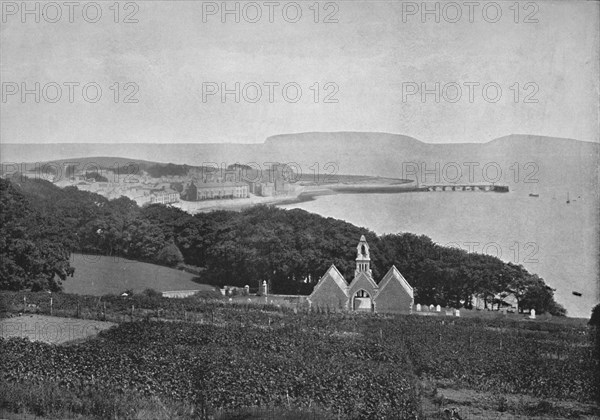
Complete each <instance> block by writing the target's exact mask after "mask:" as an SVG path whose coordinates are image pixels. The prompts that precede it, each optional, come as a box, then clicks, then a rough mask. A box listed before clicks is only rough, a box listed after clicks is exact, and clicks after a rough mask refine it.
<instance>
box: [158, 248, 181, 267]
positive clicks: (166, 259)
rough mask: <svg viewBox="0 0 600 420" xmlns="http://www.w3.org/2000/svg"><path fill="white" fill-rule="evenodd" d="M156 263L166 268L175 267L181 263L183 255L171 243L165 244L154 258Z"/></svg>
mask: <svg viewBox="0 0 600 420" xmlns="http://www.w3.org/2000/svg"><path fill="white" fill-rule="evenodd" d="M156 258H157V261H158V262H159V263H161V264H163V265H166V266H168V267H175V266H176V265H177V264H180V263H182V262H183V255H182V254H181V251H180V250H179V248H177V245H175V244H174V243H173V242H170V243H169V244H167V245H166V246H165V247H163V249H161V250H160V252H159V253H158V255H157V256H156Z"/></svg>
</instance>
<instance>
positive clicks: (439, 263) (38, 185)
mask: <svg viewBox="0 0 600 420" xmlns="http://www.w3.org/2000/svg"><path fill="white" fill-rule="evenodd" d="M1 182H2V209H1V213H2V216H1V217H2V219H1V220H0V222H5V221H7V222H8V223H2V227H0V229H1V233H2V235H1V237H2V240H1V241H2V242H0V252H1V253H2V268H1V269H0V275H1V276H2V278H1V279H0V287H2V288H4V289H12V290H15V289H20V288H34V289H40V288H42V289H44V288H50V289H57V288H59V287H60V281H61V280H64V279H65V278H66V276H68V275H69V274H71V273H72V271H70V270H71V269H70V267H69V265H68V256H69V253H70V252H83V253H93V254H103V255H119V256H123V257H126V258H131V259H136V260H142V261H147V262H152V263H156V264H161V265H168V266H178V265H180V266H181V265H182V264H185V265H187V266H194V267H201V268H202V269H203V271H202V275H201V277H202V279H203V280H204V281H205V282H208V283H212V284H216V285H225V284H227V285H234V286H244V285H246V284H250V285H256V284H258V283H259V282H262V281H263V280H267V282H268V283H269V284H270V287H271V289H270V290H272V291H274V292H276V293H294V294H295V293H303V294H308V293H310V292H311V291H312V288H313V287H314V285H315V284H316V282H317V281H318V279H319V278H320V277H321V276H322V275H323V273H325V271H326V270H327V269H328V268H329V266H330V265H331V264H335V265H336V267H337V268H338V269H339V270H340V271H341V272H342V273H344V274H345V275H346V277H347V280H351V277H352V276H353V274H354V265H355V263H354V258H355V247H356V243H357V240H358V238H359V237H360V235H361V234H364V235H365V236H366V238H367V241H368V242H369V244H370V246H371V249H372V252H371V255H372V258H373V260H372V268H373V275H374V277H375V279H380V278H381V277H382V276H383V275H384V274H385V272H386V271H387V270H388V269H389V267H391V266H392V265H395V266H396V267H397V268H398V269H399V270H400V271H401V272H402V273H403V274H404V276H405V277H406V278H407V279H408V280H409V282H410V283H411V285H412V286H413V287H414V288H415V291H416V295H417V297H416V299H417V301H418V302H420V303H424V304H430V303H433V304H441V305H450V306H455V307H459V306H461V305H465V306H469V304H470V302H471V297H472V296H478V297H480V298H482V299H485V300H487V301H488V302H490V301H492V300H493V299H494V297H495V296H497V295H498V294H502V293H505V294H507V293H514V295H515V296H516V298H517V299H518V300H519V304H520V305H519V306H520V307H528V308H535V309H536V311H538V313H541V312H545V311H549V312H551V313H553V314H564V309H563V308H562V307H560V305H558V304H557V303H556V302H555V301H554V298H553V290H552V289H550V288H549V287H548V286H547V285H546V284H545V283H544V281H543V280H542V279H541V278H539V277H538V276H536V275H534V274H531V273H529V272H527V270H525V268H523V267H522V266H519V265H514V264H511V263H504V262H502V261H501V260H499V259H497V258H495V257H492V256H488V255H482V254H469V253H467V252H466V251H464V250H460V249H456V248H447V247H442V246H439V245H437V244H435V243H433V242H432V241H431V239H430V238H428V237H426V236H417V235H414V234H410V233H402V234H392V235H383V236H377V235H376V234H375V233H373V232H370V231H365V230H364V229H361V228H358V227H357V226H354V225H352V224H349V223H346V222H344V221H341V220H336V219H333V218H324V217H321V216H319V215H316V214H311V213H308V212H306V211H303V210H282V209H278V208H275V207H265V206H257V207H252V208H250V209H247V210H244V211H241V212H233V211H215V212H210V213H203V214H197V215H195V216H192V215H190V214H188V213H186V212H184V211H182V210H179V209H176V208H172V207H166V206H163V205H150V206H147V207H143V208H139V207H138V206H137V205H136V203H135V202H134V201H132V200H130V199H128V198H125V197H121V198H119V199H115V200H107V199H106V198H104V197H102V196H99V195H97V194H94V193H89V192H84V191H79V190H77V189H76V188H75V187H67V188H64V189H60V188H57V187H55V186H54V185H53V184H51V183H49V182H47V181H43V180H28V179H26V178H14V180H13V182H9V181H6V180H2V181H1ZM29 220H36V221H32V222H30V221H29ZM23 241H25V242H23ZM32 248H33V249H35V250H37V251H36V252H33V251H32ZM26 256H27V258H25V257H26ZM5 257H6V258H8V260H7V261H8V262H7V263H5ZM44 264H45V265H44ZM32 274H33V275H32Z"/></svg>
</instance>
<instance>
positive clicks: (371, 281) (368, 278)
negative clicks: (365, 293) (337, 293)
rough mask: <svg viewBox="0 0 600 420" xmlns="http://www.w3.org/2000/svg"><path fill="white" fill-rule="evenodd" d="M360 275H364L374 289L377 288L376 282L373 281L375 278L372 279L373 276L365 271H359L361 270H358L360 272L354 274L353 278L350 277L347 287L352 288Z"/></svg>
mask: <svg viewBox="0 0 600 420" xmlns="http://www.w3.org/2000/svg"><path fill="white" fill-rule="evenodd" d="M362 277H365V278H366V279H367V281H368V282H369V283H371V286H372V287H373V288H374V289H375V290H377V287H378V286H377V283H375V280H373V277H371V276H370V275H369V274H368V273H367V272H365V271H361V272H360V273H358V274H357V275H356V276H354V279H352V282H351V283H350V286H349V288H350V289H352V287H353V286H354V285H356V283H358V282H359V281H360V279H361V278H362Z"/></svg>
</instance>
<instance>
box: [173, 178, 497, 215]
mask: <svg viewBox="0 0 600 420" xmlns="http://www.w3.org/2000/svg"><path fill="white" fill-rule="evenodd" d="M396 181H400V182H395V183H385V184H381V183H379V184H377V183H375V184H373V183H370V184H366V183H365V184H362V183H348V184H345V183H344V184H330V185H326V186H320V187H316V186H312V185H306V186H302V187H300V188H298V189H297V191H296V192H295V193H292V194H288V195H280V196H270V197H260V196H251V197H249V198H235V199H224V200H206V201H179V202H178V203H175V204H172V206H173V207H177V208H180V209H182V210H184V211H186V212H188V213H190V214H196V213H205V212H210V211H216V210H231V211H241V210H244V209H246V208H249V207H252V206H256V205H267V206H282V205H290V204H297V203H303V202H307V201H314V200H316V199H317V197H320V196H324V195H338V194H401V193H410V192H432V190H431V187H427V186H423V187H419V186H416V185H415V184H414V181H408V180H396ZM447 187H452V185H448V186H447ZM495 188H496V189H495V190H491V192H508V187H504V186H496V187H495ZM437 191H439V190H437ZM456 191H457V192H459V191H463V190H462V189H461V190H456ZM481 192H484V191H482V190H481Z"/></svg>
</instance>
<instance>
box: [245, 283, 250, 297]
mask: <svg viewBox="0 0 600 420" xmlns="http://www.w3.org/2000/svg"><path fill="white" fill-rule="evenodd" d="M244 294H245V295H246V296H247V295H249V294H250V286H248V285H245V286H244Z"/></svg>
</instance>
